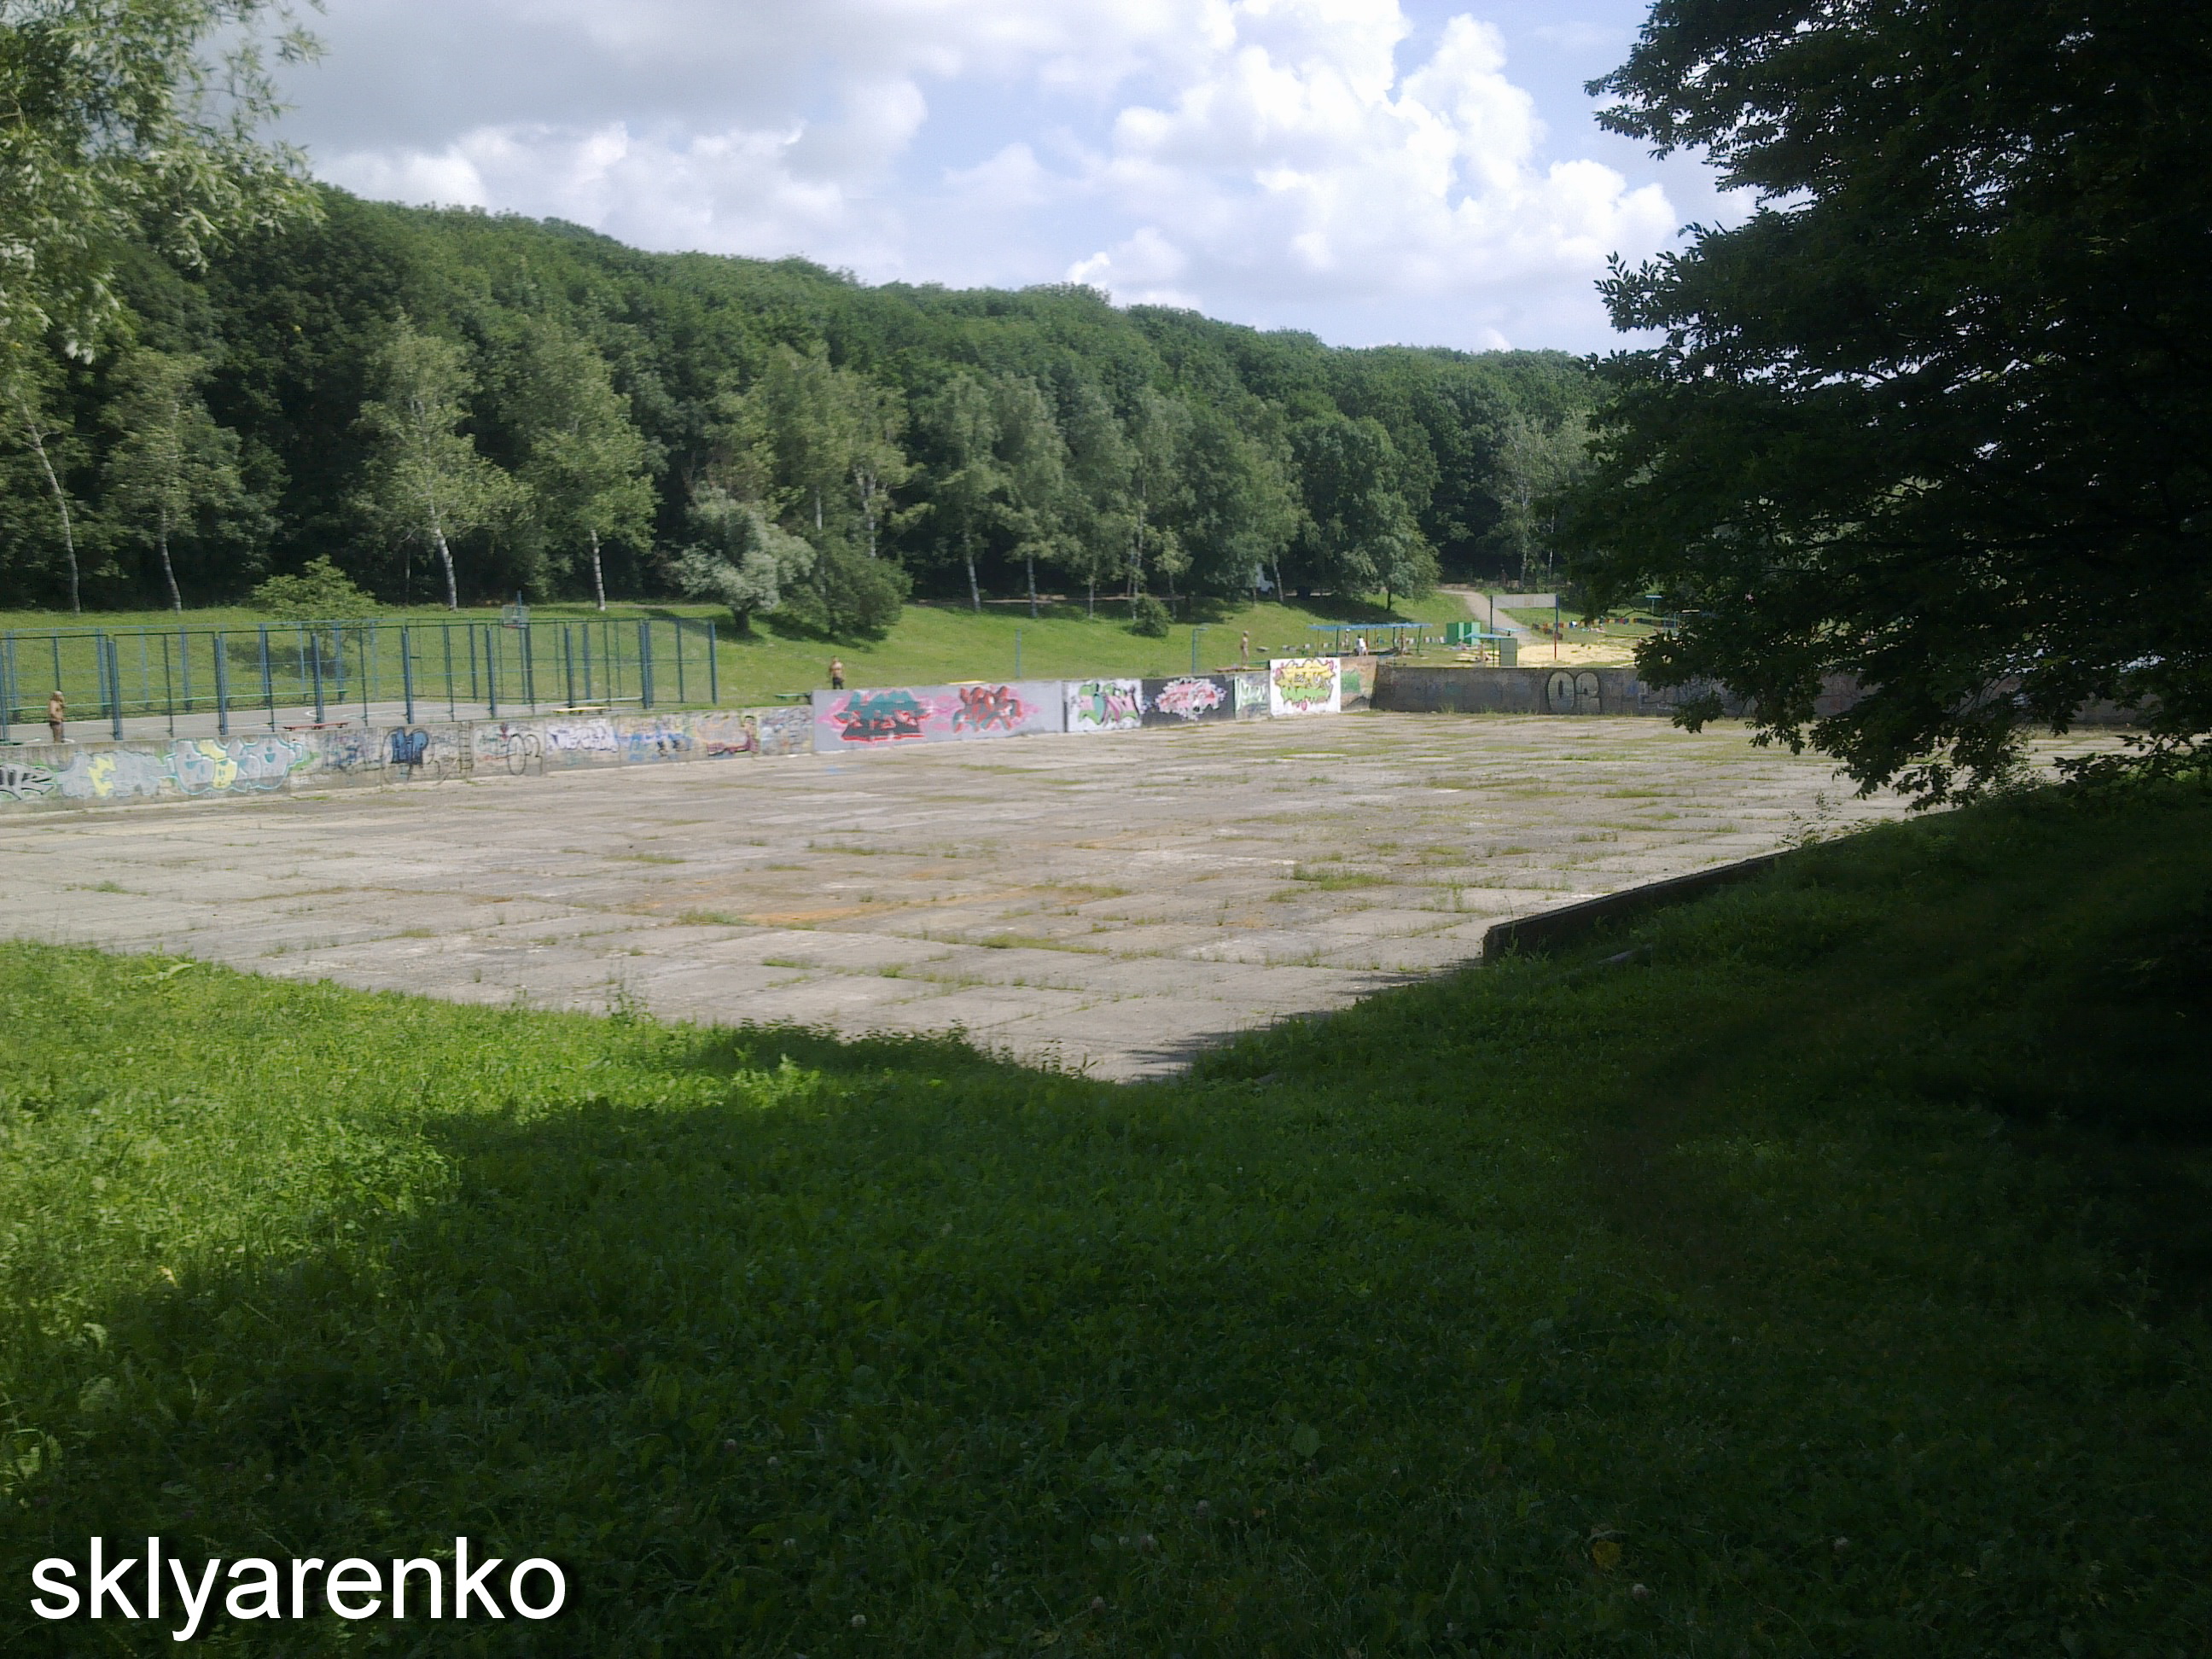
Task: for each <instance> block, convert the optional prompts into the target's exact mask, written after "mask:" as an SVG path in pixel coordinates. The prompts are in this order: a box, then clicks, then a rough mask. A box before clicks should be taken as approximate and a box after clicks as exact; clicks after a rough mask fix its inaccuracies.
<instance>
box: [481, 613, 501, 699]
mask: <svg viewBox="0 0 2212 1659" xmlns="http://www.w3.org/2000/svg"><path fill="white" fill-rule="evenodd" d="M483 636H484V692H485V697H484V707H485V708H486V709H487V711H489V717H490V718H491V719H493V720H497V719H498V718H499V658H498V656H497V655H496V654H495V653H497V652H498V650H499V636H498V635H496V634H494V633H493V632H492V631H491V624H490V623H483Z"/></svg>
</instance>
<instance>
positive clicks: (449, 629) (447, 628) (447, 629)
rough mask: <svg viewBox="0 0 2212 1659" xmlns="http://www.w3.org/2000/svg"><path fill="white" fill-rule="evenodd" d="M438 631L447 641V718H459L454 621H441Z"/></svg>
mask: <svg viewBox="0 0 2212 1659" xmlns="http://www.w3.org/2000/svg"><path fill="white" fill-rule="evenodd" d="M438 632H439V634H440V635H441V636H442V637H443V638H444V640H445V641H446V718H447V720H457V719H459V715H457V714H455V713H454V712H453V623H439V624H438Z"/></svg>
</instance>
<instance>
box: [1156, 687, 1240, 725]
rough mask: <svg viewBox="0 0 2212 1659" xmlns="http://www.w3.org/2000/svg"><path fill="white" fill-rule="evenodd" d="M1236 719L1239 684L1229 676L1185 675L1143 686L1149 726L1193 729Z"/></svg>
mask: <svg viewBox="0 0 2212 1659" xmlns="http://www.w3.org/2000/svg"><path fill="white" fill-rule="evenodd" d="M1236 718H1237V683H1236V681H1235V680H1233V679H1231V678H1230V677H1229V676H1228V675H1226V674H1186V675H1183V676H1182V677H1180V678H1176V679H1171V680H1146V681H1145V682H1144V723H1145V724H1146V726H1192V725H1195V724H1196V723H1197V722H1198V721H1200V720H1235V719H1236Z"/></svg>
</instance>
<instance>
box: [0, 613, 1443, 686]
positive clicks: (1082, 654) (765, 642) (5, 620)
mask: <svg viewBox="0 0 2212 1659" xmlns="http://www.w3.org/2000/svg"><path fill="white" fill-rule="evenodd" d="M617 610H618V611H621V612H622V614H624V615H628V616H631V617H635V616H637V615H639V614H641V612H640V611H639V610H638V609H637V608H635V607H632V606H622V607H617ZM596 614H597V613H596V612H594V611H592V609H591V607H590V606H588V605H535V606H532V611H531V615H532V618H533V619H535V620H538V621H541V622H558V621H581V620H583V619H585V618H586V617H592V616H594V615H596ZM642 614H650V615H653V616H684V617H697V618H699V619H701V620H702V621H703V620H706V619H708V618H714V619H715V620H717V621H718V622H719V623H720V625H721V636H722V637H721V652H720V663H719V665H718V671H719V674H720V694H721V695H720V702H722V704H723V705H724V706H725V707H731V708H735V707H738V706H741V705H744V704H749V703H766V702H774V701H775V698H776V694H777V693H779V692H791V691H805V690H811V689H813V688H814V687H817V686H826V685H827V684H829V678H828V672H827V671H828V666H829V659H830V658H831V656H833V655H836V656H839V657H842V658H843V659H844V661H845V666H846V683H847V684H851V685H927V684H941V683H943V682H945V681H950V680H966V679H986V678H1012V676H1013V672H1014V635H1015V633H1016V631H1017V630H1019V632H1020V634H1021V671H1022V676H1023V678H1028V679H1073V678H1080V677H1082V676H1085V675H1090V674H1111V675H1127V676H1140V677H1141V676H1153V677H1158V676H1163V675H1169V674H1182V673H1188V671H1189V670H1190V665H1191V631H1192V630H1191V627H1190V625H1189V624H1187V623H1181V624H1177V625H1176V626H1174V627H1173V628H1171V629H1170V631H1169V633H1168V635H1167V637H1166V638H1165V639H1158V640H1148V639H1142V638H1139V636H1138V635H1133V634H1132V633H1131V632H1130V631H1129V629H1128V623H1127V606H1116V605H1107V604H1105V603H1103V602H1102V603H1101V605H1100V606H1099V609H1098V614H1097V617H1085V615H1084V614H1083V608H1082V606H1081V605H1063V606H1058V607H1052V608H1051V614H1049V615H1047V616H1045V617H1042V618H1040V619H1038V620H1036V621H1031V620H1030V617H1029V616H1028V614H1027V612H1026V611H1025V610H1024V609H1023V608H1021V607H1018V606H1010V605H991V606H990V607H989V608H988V609H987V610H986V611H983V612H982V613H981V615H977V614H975V613H972V612H970V611H967V610H965V609H963V608H959V607H956V606H951V605H909V606H908V607H907V610H906V611H905V614H904V615H903V617H902V618H901V619H900V621H899V623H898V624H897V625H896V627H895V628H893V629H891V631H890V634H889V635H886V636H885V637H884V639H882V640H880V641H872V642H871V641H830V640H826V639H817V638H811V637H807V636H806V635H803V634H799V633H795V632H788V631H787V632H778V631H776V629H775V628H774V627H773V626H771V625H768V619H764V620H763V625H761V626H759V627H757V628H756V629H755V631H754V632H753V634H752V635H750V637H749V638H743V639H732V638H730V637H729V634H728V627H729V613H728V612H727V611H724V610H721V609H720V608H719V607H716V606H713V605H653V606H650V607H647V610H646V611H645V612H643V613H642ZM377 615H378V617H379V618H380V619H381V620H388V621H390V622H392V623H400V622H416V623H441V622H447V621H451V620H453V619H454V618H453V615H452V613H450V612H448V611H443V610H438V609H430V608H424V607H416V609H413V610H409V611H402V610H400V609H398V608H397V607H393V608H391V609H387V610H385V611H379V612H378V613H377ZM1204 615H1205V617H1206V629H1205V631H1204V632H1203V633H1202V634H1201V635H1200V638H1199V646H1198V661H1199V665H1200V668H1202V669H1215V668H1220V667H1223V666H1225V665H1233V664H1234V663H1235V662H1236V661H1237V635H1238V634H1239V633H1240V632H1242V631H1244V630H1248V629H1249V631H1250V633H1251V635H1252V648H1253V655H1254V657H1255V659H1258V658H1260V657H1261V656H1263V655H1264V654H1265V653H1267V652H1268V651H1270V650H1273V651H1274V652H1276V653H1279V654H1284V655H1288V654H1291V653H1294V652H1297V651H1305V650H1312V649H1316V648H1317V647H1316V641H1321V640H1322V639H1323V638H1324V637H1325V636H1322V635H1316V634H1315V633H1314V632H1313V631H1312V629H1311V624H1312V623H1316V622H1333V621H1340V620H1341V621H1354V622H1374V621H1383V620H1389V619H1390V618H1391V617H1395V619H1396V620H1398V621H1401V622H1431V623H1444V622H1464V621H1465V620H1467V616H1468V612H1467V610H1466V607H1465V606H1464V605H1462V602H1461V601H1460V599H1458V598H1457V597H1456V596H1455V595H1453V594H1449V593H1436V594H1431V596H1430V597H1429V598H1427V599H1419V600H1404V599H1401V600H1400V601H1399V602H1398V605H1397V606H1396V608H1395V611H1391V612H1389V613H1386V612H1384V611H1383V608H1382V607H1381V606H1380V605H1359V604H1357V603H1353V604H1349V605H1347V604H1345V603H1342V602H1340V601H1337V600H1334V599H1315V600H1312V601H1310V602H1296V603H1293V604H1291V605H1274V604H1267V605H1220V606H1218V607H1216V608H1213V609H1212V610H1209V611H1206V612H1205V613H1204ZM496 618H497V611H496V609H495V608H493V609H487V608H483V607H478V608H477V609H475V610H471V611H463V612H461V613H460V619H461V620H464V621H471V622H475V623H485V622H489V621H495V620H496ZM268 620H269V618H268V617H264V616H262V615H260V614H259V613H258V612H255V611H246V610H241V609H237V608H215V609H210V610H204V611H188V612H186V613H185V625H186V626H188V627H191V628H195V629H208V628H231V629H244V630H251V629H254V628H256V627H258V626H259V625H260V624H261V623H265V622H267V621H268ZM173 621H174V618H173V617H172V616H171V614H170V613H169V612H167V611H128V612H123V611H118V612H103V613H100V614H99V615H96V616H87V617H83V618H82V619H80V623H79V624H78V625H81V626H84V627H92V628H107V629H115V628H163V627H167V626H170V625H172V623H173ZM67 626H70V621H69V619H68V618H66V617H56V616H53V615H50V614H46V613H41V612H31V611H9V612H0V631H5V630H8V629H25V630H32V631H39V632H43V631H46V630H49V629H55V628H58V627H67ZM555 647H557V641H556V642H555ZM663 648H664V649H665V646H664V647H663ZM422 649H423V651H424V652H425V653H433V650H434V647H430V646H428V645H426V646H424V647H422ZM389 651H390V653H391V659H392V660H391V665H390V667H391V678H392V680H393V683H394V684H395V685H396V684H397V681H398V666H397V665H398V644H397V642H396V635H395V636H394V639H393V641H392V643H391V644H390V646H389ZM20 654H21V663H22V668H21V673H22V676H23V678H24V684H25V686H26V687H27V688H28V691H27V695H30V694H32V693H34V694H35V696H33V701H35V700H36V699H37V698H43V697H44V696H45V693H46V689H47V688H46V687H45V684H44V682H43V681H40V680H38V678H37V677H38V675H39V674H40V672H41V671H42V670H41V669H40V666H39V664H40V662H42V661H43V660H44V659H43V658H41V657H40V655H39V653H38V651H37V650H35V649H34V648H33V647H32V646H30V645H27V644H26V645H24V646H22V647H21V651H20ZM556 655H557V649H556ZM83 656H84V665H82V666H81V669H80V671H78V672H77V675H76V678H77V679H78V680H81V681H82V682H83V688H82V689H80V688H79V687H78V686H77V685H76V684H74V683H73V684H72V685H71V687H70V690H72V692H73V693H76V695H77V696H79V699H80V702H81V703H82V706H83V707H85V708H89V707H91V706H92V700H93V693H92V692H91V691H90V690H89V687H90V685H91V684H92V680H91V674H92V669H91V668H90V666H89V664H90V661H91V656H90V647H86V648H85V651H84V653H83ZM426 659H427V657H426ZM664 678H665V677H664ZM34 682H35V684H34ZM204 684H205V682H204V681H203V688H204ZM665 694H666V689H665V688H664V695H665ZM393 695H397V693H396V691H395V692H394V693H393ZM702 701H703V699H702Z"/></svg>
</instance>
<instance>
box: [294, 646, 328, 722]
mask: <svg viewBox="0 0 2212 1659" xmlns="http://www.w3.org/2000/svg"><path fill="white" fill-rule="evenodd" d="M300 632H301V637H303V638H304V639H305V640H306V641H307V659H308V665H309V666H310V667H311V668H312V669H313V671H314V676H315V724H316V725H318V726H320V725H322V724H323V723H324V720H325V709H324V708H323V642H322V641H320V640H319V639H317V638H316V637H315V635H314V633H313V630H312V629H304V628H303V629H301V630H300Z"/></svg>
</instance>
